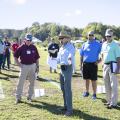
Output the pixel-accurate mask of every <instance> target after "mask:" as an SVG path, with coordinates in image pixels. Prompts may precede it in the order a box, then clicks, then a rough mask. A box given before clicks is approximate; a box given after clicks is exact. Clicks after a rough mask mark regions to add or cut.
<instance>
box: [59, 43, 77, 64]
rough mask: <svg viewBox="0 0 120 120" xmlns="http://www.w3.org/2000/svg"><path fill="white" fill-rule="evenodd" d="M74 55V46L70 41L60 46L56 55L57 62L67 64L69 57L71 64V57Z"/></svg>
mask: <svg viewBox="0 0 120 120" xmlns="http://www.w3.org/2000/svg"><path fill="white" fill-rule="evenodd" d="M74 55H75V47H74V45H73V44H72V43H70V42H68V43H66V44H64V45H62V46H61V48H60V50H59V53H58V57H57V62H58V64H60V65H69V64H70V63H69V60H68V59H69V58H71V64H73V62H74V61H73V57H74Z"/></svg>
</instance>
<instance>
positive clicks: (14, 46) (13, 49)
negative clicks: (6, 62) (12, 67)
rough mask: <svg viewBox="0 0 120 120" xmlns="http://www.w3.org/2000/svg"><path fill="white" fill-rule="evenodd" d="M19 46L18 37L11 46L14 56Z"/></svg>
mask: <svg viewBox="0 0 120 120" xmlns="http://www.w3.org/2000/svg"><path fill="white" fill-rule="evenodd" d="M18 47H19V40H18V38H16V40H15V41H14V42H13V43H12V46H11V48H12V52H13V56H14V53H15V51H16V50H17V49H18ZM14 59H15V58H14ZM14 64H16V63H15V60H14Z"/></svg>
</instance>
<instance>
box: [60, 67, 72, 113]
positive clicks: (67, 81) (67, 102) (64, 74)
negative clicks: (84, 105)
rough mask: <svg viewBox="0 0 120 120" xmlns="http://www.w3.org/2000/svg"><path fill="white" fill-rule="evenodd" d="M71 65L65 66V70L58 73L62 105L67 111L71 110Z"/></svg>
mask: <svg viewBox="0 0 120 120" xmlns="http://www.w3.org/2000/svg"><path fill="white" fill-rule="evenodd" d="M72 71H73V68H72V65H70V66H69V65H68V66H66V69H65V70H61V74H60V85H61V90H62V92H63V99H64V107H65V108H67V110H68V111H71V110H72V90H71V79H72Z"/></svg>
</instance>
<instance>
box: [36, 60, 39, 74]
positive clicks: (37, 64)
mask: <svg viewBox="0 0 120 120" xmlns="http://www.w3.org/2000/svg"><path fill="white" fill-rule="evenodd" d="M36 72H37V73H38V72H39V59H37V60H36Z"/></svg>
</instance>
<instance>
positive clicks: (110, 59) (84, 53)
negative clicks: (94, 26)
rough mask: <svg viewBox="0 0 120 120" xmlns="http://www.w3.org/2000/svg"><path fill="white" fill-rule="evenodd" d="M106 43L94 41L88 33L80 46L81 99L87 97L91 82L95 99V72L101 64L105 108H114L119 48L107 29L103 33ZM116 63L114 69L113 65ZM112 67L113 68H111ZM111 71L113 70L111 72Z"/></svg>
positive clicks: (115, 103) (116, 93) (119, 67)
mask: <svg viewBox="0 0 120 120" xmlns="http://www.w3.org/2000/svg"><path fill="white" fill-rule="evenodd" d="M105 37H106V41H104V42H103V43H102V44H101V43H100V42H98V41H96V40H95V39H94V32H93V31H90V32H89V33H88V40H87V42H85V43H84V44H83V45H82V48H81V50H80V55H81V69H82V71H83V79H84V80H85V86H86V90H85V92H84V93H83V97H88V96H89V82H90V80H91V82H92V88H93V95H92V98H93V99H96V98H97V96H96V89H97V71H98V63H99V62H102V67H103V80H104V83H105V89H106V101H107V103H105V105H107V108H109V109H111V108H116V107H117V101H118V79H117V74H118V73H119V69H120V46H119V44H118V43H117V42H116V41H115V40H113V31H112V29H107V30H106V33H105ZM113 63H116V66H117V67H116V68H115V66H114V65H113ZM113 67H114V68H113ZM113 69H115V70H114V71H113Z"/></svg>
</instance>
